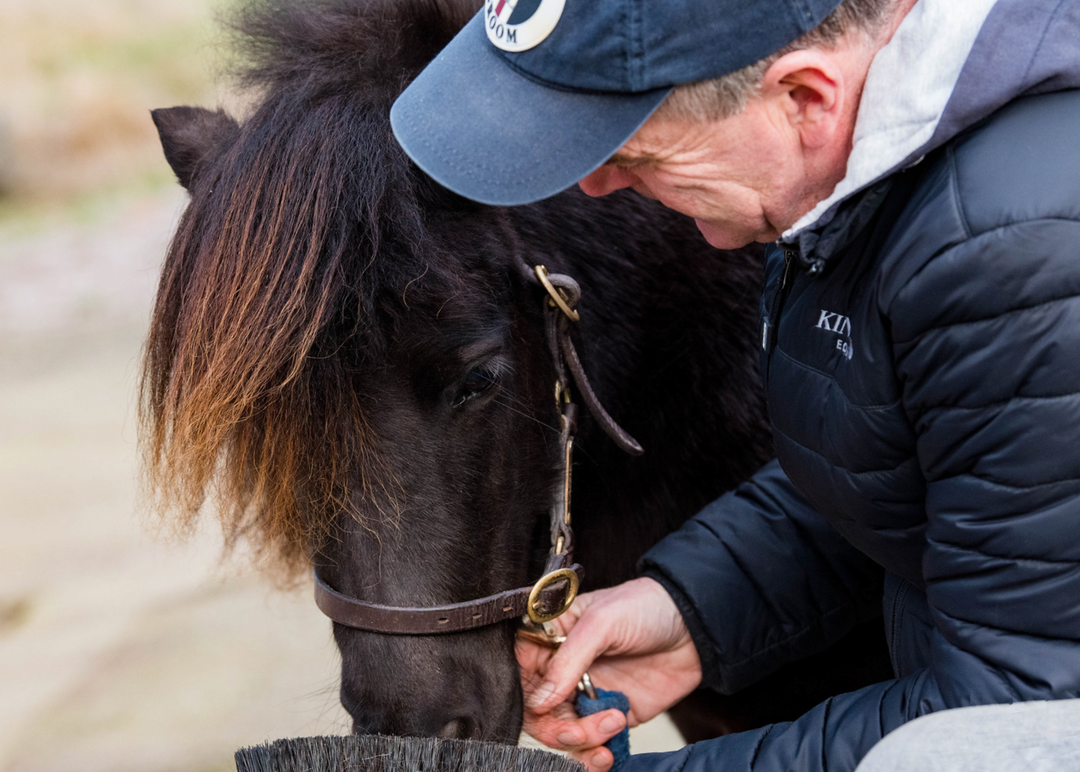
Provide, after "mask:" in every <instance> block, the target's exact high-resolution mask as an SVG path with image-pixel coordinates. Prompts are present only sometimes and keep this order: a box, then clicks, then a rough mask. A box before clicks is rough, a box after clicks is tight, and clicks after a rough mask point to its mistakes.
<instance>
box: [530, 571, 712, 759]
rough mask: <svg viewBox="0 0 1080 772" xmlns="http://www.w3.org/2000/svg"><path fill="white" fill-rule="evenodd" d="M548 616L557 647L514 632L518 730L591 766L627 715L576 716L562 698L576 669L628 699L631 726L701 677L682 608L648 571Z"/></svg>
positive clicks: (568, 694)
mask: <svg viewBox="0 0 1080 772" xmlns="http://www.w3.org/2000/svg"><path fill="white" fill-rule="evenodd" d="M555 624H556V626H558V627H560V628H561V630H562V632H563V634H564V635H566V642H565V643H563V645H562V646H561V647H560V648H559V649H558V650H552V649H549V648H545V647H543V646H540V645H538V644H535V643H530V642H528V641H524V640H520V639H519V640H518V644H517V658H518V662H519V663H520V664H521V681H522V687H523V689H524V691H525V731H526V732H527V733H528V734H530V735H532V736H533V737H535V738H536V739H537V740H539V741H540V742H542V743H544V744H545V745H547V746H549V747H551V748H557V749H560V750H566V751H570V755H571V756H573V757H574V758H576V759H578V760H579V761H581V762H582V763H584V764H585V765H586V766H587V767H588V768H589V769H590V770H591V772H604V770H606V769H608V768H609V767H610V766H611V764H612V761H613V759H612V757H611V752H610V751H608V750H607V749H606V748H603V747H601V746H602V745H603V744H604V743H605V742H607V740H609V739H610V738H612V737H614V736H615V735H616V734H618V732H619V731H620V730H622V728H623V726H624V725H625V724H626V720H624V718H623V715H622V713H621V712H620V711H618V710H606V711H604V712H602V713H596V714H594V715H592V716H589V717H587V718H577V716H576V714H575V713H574V711H573V709H572V707H571V706H570V705H569V703H567V700H569V699H571V698H572V697H573V695H574V693H575V689H576V688H577V683H578V681H579V680H580V678H581V675H582V673H584V672H585V671H586V670H588V671H589V675H590V676H591V677H592V680H593V683H594V684H596V686H598V687H600V688H602V689H608V690H612V691H620V692H623V693H624V694H625V695H626V696H627V697H628V698H629V699H630V713H629V715H628V716H627V718H628V719H629V723H630V726H636V725H638V724H640V723H642V722H644V721H648V720H649V719H650V718H653V717H654V716H657V715H659V714H660V713H662V712H663V711H665V710H667V709H668V708H669V707H671V706H672V705H674V704H675V703H676V702H678V701H679V700H681V699H682V698H683V697H685V696H686V695H687V694H689V693H690V692H692V691H693V690H694V689H695V688H697V686H698V684H700V683H701V660H700V659H699V657H698V653H697V649H695V648H694V643H693V641H691V639H690V633H689V632H687V629H686V625H685V624H683V621H682V616H681V615H680V614H679V610H678V608H677V607H676V606H675V603H674V601H672V599H671V596H670V595H668V594H667V592H666V591H665V590H664V588H663V587H662V586H660V584H659V583H657V582H655V581H653V580H652V579H648V578H641V579H635V580H633V581H630V582H627V583H625V584H621V585H619V586H617V587H612V588H610V589H607V590H599V591H598V592H590V593H586V594H584V595H581V596H579V597H578V599H577V600H576V601H575V602H574V605H573V606H572V607H571V608H570V610H569V611H567V612H566V613H565V614H563V615H562V616H561V617H559V618H558V619H557V620H556V621H555Z"/></svg>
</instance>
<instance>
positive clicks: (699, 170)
mask: <svg viewBox="0 0 1080 772" xmlns="http://www.w3.org/2000/svg"><path fill="white" fill-rule="evenodd" d="M801 151H802V148H801V146H800V141H799V135H798V132H797V131H793V130H792V126H791V123H790V120H789V118H788V116H787V114H786V113H784V112H783V111H781V110H777V109H774V108H773V107H772V106H771V105H770V104H769V103H768V102H765V101H763V100H760V99H755V100H751V102H750V104H749V105H747V107H746V109H745V110H743V111H742V112H741V113H739V114H738V115H736V116H734V117H731V118H726V119H723V120H719V121H712V122H694V121H682V120H669V119H664V118H661V117H654V118H652V119H650V120H649V121H648V122H647V123H646V124H645V125H644V126H643V127H642V128H641V129H639V130H638V132H637V133H636V134H635V135H634V136H633V137H631V138H630V140H629V141H628V142H627V143H626V144H625V145H623V147H622V148H621V149H620V150H619V151H618V152H617V153H616V154H615V155H614V156H613V157H612V158H611V159H610V160H609V161H608V162H607V163H606V164H604V166H602V167H600V168H599V169H597V170H596V171H595V172H593V173H592V174H590V175H589V176H588V177H586V178H585V179H583V180H582V181H581V183H580V185H581V189H582V190H583V191H585V192H586V193H587V194H589V195H590V196H603V195H607V194H608V193H611V192H612V191H615V190H619V189H621V188H633V189H634V190H636V191H637V192H638V193H641V194H642V195H644V196H646V197H648V198H652V199H656V200H657V201H659V202H660V203H662V204H663V205H664V206H666V207H668V208H669V209H674V210H675V211H677V212H682V213H683V214H685V215H688V216H690V217H693V218H694V220H695V221H696V222H697V226H698V228H699V229H700V230H701V232H702V234H703V235H704V236H705V238H706V239H707V240H708V242H709V243H710V244H712V245H713V246H714V247H718V248H721V249H734V248H737V247H741V246H745V245H746V244H749V243H751V242H754V241H759V242H770V241H775V240H776V239H778V238H779V237H780V235H781V234H782V233H783V232H784V231H785V230H787V229H788V228H790V227H791V226H792V225H794V224H795V222H796V221H798V219H799V218H800V217H801V216H802V215H803V214H805V213H806V212H808V211H810V209H811V208H813V206H814V204H815V203H816V201H817V200H820V199H818V198H815V196H814V194H813V192H812V191H811V187H812V186H811V185H810V184H809V181H808V179H807V174H806V169H805V166H804V163H803V155H802V152H801Z"/></svg>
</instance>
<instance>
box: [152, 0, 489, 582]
mask: <svg viewBox="0 0 1080 772" xmlns="http://www.w3.org/2000/svg"><path fill="white" fill-rule="evenodd" d="M471 5H472V3H465V4H461V3H454V4H449V3H439V2H435V1H434V0H409V1H402V0H397V1H395V0H334V1H333V2H331V1H330V0H269V1H267V2H249V3H248V4H247V5H245V6H244V7H243V8H242V9H241V10H240V12H239V13H238V15H237V16H236V17H235V19H234V21H233V28H234V29H235V30H236V31H237V33H238V35H239V36H240V37H239V39H238V42H239V45H240V50H241V51H242V52H243V57H244V61H245V62H246V68H245V69H244V70H243V71H242V72H241V73H240V81H241V82H242V83H243V84H245V85H246V86H248V87H254V88H257V89H258V91H259V93H260V95H261V100H262V101H261V103H260V104H259V105H258V107H257V108H256V109H255V111H254V112H253V114H252V115H251V117H249V118H248V119H247V120H246V121H245V122H244V124H243V125H242V126H241V129H240V132H239V134H238V135H237V137H236V138H235V139H234V140H232V141H231V144H230V145H229V146H228V147H222V148H218V149H217V151H216V152H217V154H218V157H217V159H216V161H215V162H214V163H212V164H208V165H207V166H206V167H205V171H204V172H203V174H202V178H200V179H196V180H194V182H193V185H192V189H191V190H192V200H191V203H190V205H189V207H188V208H187V210H186V212H185V213H184V215H183V218H182V220H181V222H180V225H179V227H178V229H177V232H176V234H175V237H174V239H173V241H172V244H171V245H170V248H169V251H168V255H167V259H166V263H165V268H164V270H163V273H162V278H161V283H160V286H159V289H158V297H157V302H156V305H155V309H154V315H153V319H152V322H151V328H150V333H149V337H148V340H147V347H146V352H145V361H144V368H143V380H142V402H141V420H142V424H143V427H144V431H143V438H144V452H145V466H144V468H145V470H146V478H147V479H146V482H147V487H148V489H149V491H151V492H152V498H153V501H154V503H155V507H156V508H157V509H158V510H159V511H160V512H162V513H163V514H165V515H167V518H168V520H170V521H171V522H173V523H175V524H176V525H177V526H179V527H180V528H182V529H185V528H189V527H190V526H191V525H192V523H193V522H194V521H195V519H196V518H197V517H198V514H199V512H200V510H201V509H202V508H203V505H204V504H205V503H206V500H207V498H213V499H215V501H214V505H215V509H216V511H217V514H218V516H219V517H220V519H221V523H222V527H223V529H224V533H225V537H226V542H227V543H228V544H235V543H236V542H237V541H238V540H241V539H242V540H244V541H246V542H248V543H249V544H250V545H251V546H252V547H253V548H254V550H255V552H256V553H257V554H258V555H259V556H261V557H262V558H263V559H264V561H265V562H266V563H267V564H269V565H273V566H276V567H280V568H283V569H284V571H283V572H282V573H281V574H280V575H282V576H294V575H295V573H296V570H297V569H300V568H301V567H303V566H305V565H306V564H307V560H308V559H309V558H310V556H311V552H312V550H313V549H316V548H317V545H319V544H320V543H322V542H324V541H325V540H326V539H328V538H333V537H334V535H333V527H334V523H335V522H336V521H337V520H338V519H339V517H340V514H341V513H342V512H343V511H345V512H349V513H351V514H352V515H353V516H354V517H356V518H358V519H359V518H361V513H359V512H356V511H352V509H353V508H354V507H355V502H356V501H358V500H360V499H361V498H363V499H366V500H369V501H372V502H375V506H381V507H384V508H390V509H393V508H394V506H395V502H396V501H397V496H396V486H395V484H394V481H393V478H392V475H390V474H389V472H388V471H387V470H386V469H385V468H384V467H383V466H382V465H381V464H380V461H379V454H378V449H377V446H376V442H375V439H374V438H373V437H372V436H371V432H370V431H369V430H368V428H367V423H366V421H365V417H364V413H363V410H362V406H361V405H360V402H359V397H358V396H357V388H356V387H357V384H356V380H355V379H356V368H357V367H358V366H361V365H362V363H357V362H348V361H346V359H345V358H343V357H340V356H336V354H337V353H338V352H339V351H340V349H341V348H342V347H343V345H344V343H345V342H346V341H348V340H349V339H350V338H352V337H355V336H358V335H363V336H367V337H369V338H371V340H369V341H368V348H371V347H373V346H374V347H377V346H378V345H379V341H378V340H377V337H378V336H377V331H376V330H375V329H374V325H373V324H372V323H371V317H372V314H373V313H374V310H373V309H374V302H375V297H374V294H375V290H376V287H377V286H378V285H379V284H380V282H379V281H378V280H376V279H374V278H373V276H374V275H375V274H376V273H377V272H378V271H379V270H382V267H381V266H380V265H378V264H377V262H376V260H375V258H376V256H377V254H378V252H379V250H380V249H382V248H383V247H384V245H385V244H387V243H390V244H394V245H403V244H404V245H411V247H412V250H411V251H412V252H413V253H414V256H415V253H416V252H417V251H418V250H419V249H420V245H421V244H422V243H423V241H424V231H423V226H422V217H421V212H420V209H419V204H418V203H417V201H416V198H415V194H414V192H413V190H412V187H411V185H410V183H409V180H410V176H411V170H410V169H409V167H408V163H407V160H406V159H405V157H404V155H403V154H402V152H401V151H400V149H398V148H397V146H396V144H394V143H393V141H392V140H391V138H390V135H389V124H388V120H387V112H388V110H389V104H390V102H391V101H392V98H393V96H394V95H395V94H396V93H398V92H399V91H400V89H401V87H402V85H403V83H404V82H405V81H406V80H407V79H408V78H409V77H411V76H412V75H414V74H415V72H416V71H417V70H418V69H419V68H420V67H421V66H422V65H423V62H424V61H425V59H426V58H428V57H430V55H432V54H433V53H434V51H425V50H423V49H424V48H425V45H426V46H427V47H428V48H430V47H431V46H437V45H440V44H441V43H442V42H445V41H446V40H447V39H449V36H450V35H451V34H452V33H453V30H454V29H455V28H456V26H457V25H459V24H460V23H462V22H463V21H464V18H466V14H465V13H464V12H463V8H467V7H469V6H471ZM417 36H419V37H417ZM410 40H411V41H413V42H414V43H415V41H417V40H419V41H420V42H419V43H416V44H411V43H410V42H409V41H410ZM436 50H437V49H436ZM388 202H392V205H391V204H388ZM399 251H400V250H399ZM408 257H409V254H407V251H406V253H402V254H395V259H396V265H395V266H394V270H396V271H398V272H401V271H406V272H407V271H414V272H415V270H416V269H415V268H413V267H410V265H408V262H409V260H408ZM328 393H333V394H336V395H338V396H339V398H338V399H334V400H328V399H320V396H319V395H325V394H328ZM357 481H359V482H357ZM350 484H352V485H359V486H360V488H361V490H360V491H355V490H353V489H351V488H350ZM358 494H359V495H358Z"/></svg>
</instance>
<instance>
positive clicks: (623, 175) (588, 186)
mask: <svg viewBox="0 0 1080 772" xmlns="http://www.w3.org/2000/svg"><path fill="white" fill-rule="evenodd" d="M636 179H637V178H636V177H634V174H633V172H628V171H626V170H625V169H620V168H619V167H617V166H615V165H614V164H604V165H603V166H601V167H600V168H599V169H597V170H596V171H595V172H593V173H592V174H590V175H588V176H587V177H585V178H584V179H582V180H581V182H579V183H578V185H579V186H580V187H581V190H582V191H583V192H584V193H585V195H587V196H593V197H598V196H606V195H607V194H608V193H614V192H615V191H616V190H622V189H623V188H629V187H633V185H634V182H635V181H636Z"/></svg>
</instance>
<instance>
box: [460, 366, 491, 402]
mask: <svg viewBox="0 0 1080 772" xmlns="http://www.w3.org/2000/svg"><path fill="white" fill-rule="evenodd" d="M498 381H499V373H498V372H497V371H496V370H495V369H494V368H492V367H491V366H490V365H480V366H478V367H474V368H473V369H472V370H470V371H469V372H468V374H467V375H466V376H465V379H464V380H463V381H462V382H461V387H460V388H459V389H458V395H457V399H455V400H454V407H460V406H461V405H463V404H465V403H466V402H467V401H469V400H470V399H472V398H474V397H478V396H480V395H481V394H483V393H484V392H486V391H488V390H489V389H490V388H491V387H492V386H494V385H495V384H496V383H498Z"/></svg>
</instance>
